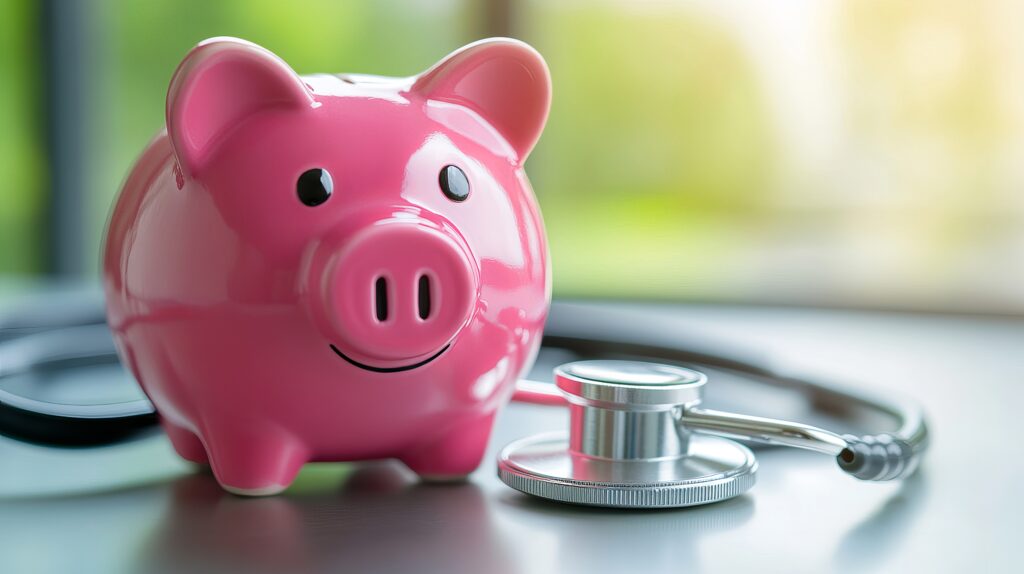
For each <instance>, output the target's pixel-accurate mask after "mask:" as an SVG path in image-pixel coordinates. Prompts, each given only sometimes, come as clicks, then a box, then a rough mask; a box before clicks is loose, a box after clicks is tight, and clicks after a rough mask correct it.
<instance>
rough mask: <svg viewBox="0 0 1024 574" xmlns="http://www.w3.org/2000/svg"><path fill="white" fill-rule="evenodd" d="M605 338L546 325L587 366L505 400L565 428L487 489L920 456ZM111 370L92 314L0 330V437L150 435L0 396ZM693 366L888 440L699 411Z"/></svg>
mask: <svg viewBox="0 0 1024 574" xmlns="http://www.w3.org/2000/svg"><path fill="white" fill-rule="evenodd" d="M612 328H614V327H613V326H609V329H601V330H595V329H593V326H592V325H585V326H583V325H573V324H571V322H566V321H563V322H560V323H559V322H555V323H554V324H549V326H548V329H547V330H546V332H545V337H544V346H545V347H547V348H556V349H562V350H564V351H568V352H571V353H573V354H575V355H576V356H579V357H585V358H587V360H579V361H573V362H570V363H567V364H563V365H561V366H559V367H557V368H556V369H555V370H554V380H555V384H554V385H552V384H550V383H544V382H536V381H530V380H521V381H519V382H518V383H517V387H516V392H515V395H514V397H513V400H516V401H520V402H530V403H539V404H547V405H565V406H567V408H568V410H569V428H568V431H567V432H563V433H555V434H542V435H536V436H532V437H528V438H525V439H521V440H518V441H515V442H513V443H511V444H509V445H508V446H506V447H505V448H503V449H502V450H501V452H500V453H499V455H498V477H499V478H500V479H501V480H502V481H503V482H504V483H505V484H507V485H508V486H510V487H512V488H514V489H516V490H519V491H521V492H524V493H527V494H530V495H534V496H539V497H542V498H547V499H550V500H555V501H559V502H566V503H573V504H585V505H594V506H605V507H628V508H669V507H681V506H694V505H700V504H708V503H712V502H717V501H720V500H725V499H728V498H732V497H734V496H738V495H740V494H742V493H744V492H746V491H747V490H749V489H750V488H751V487H752V486H753V485H754V482H755V477H756V473H757V461H756V459H755V457H754V454H753V453H752V452H751V450H750V448H748V447H747V446H745V445H744V444H741V442H737V441H743V442H746V443H753V444H767V445H777V446H789V447H796V448H801V449H807V450H811V451H815V452H819V453H823V454H827V455H829V456H832V457H834V458H835V460H836V462H837V463H838V466H839V468H840V469H842V470H843V471H844V472H846V473H847V474H849V475H851V476H854V477H856V478H858V479H861V480H868V481H888V480H896V479H901V478H905V477H907V476H909V475H910V474H912V473H913V472H914V470H915V469H916V468H917V466H918V464H919V462H920V460H921V457H922V455H923V454H924V452H925V449H926V448H927V443H928V431H927V425H926V423H925V420H924V416H923V413H922V411H921V409H920V407H919V406H918V405H917V404H915V403H913V402H911V401H907V400H900V399H897V398H890V397H885V398H881V397H876V396H873V395H871V394H869V393H867V392H864V391H861V390H852V389H845V388H840V387H838V386H835V385H831V384H824V383H821V382H812V381H807V380H803V379H799V378H793V377H787V376H783V375H779V374H777V373H775V372H773V371H772V370H770V369H767V368H763V367H760V366H758V365H756V364H753V363H752V362H748V361H744V360H738V359H734V358H730V357H726V356H722V355H718V354H713V353H708V352H698V351H693V350H688V349H684V348H678V347H675V346H671V345H664V344H658V345H652V344H646V343H643V342H637V341H635V340H624V339H622V338H621V337H605V338H602V337H600V336H599V335H595V334H594V333H595V332H599V331H600V332H606V331H609V330H610V329H612ZM610 357H622V358H621V359H618V358H616V359H612V358H610ZM591 358H592V359H591ZM117 363H118V357H117V354H116V352H115V350H114V347H113V342H112V340H111V337H110V333H109V331H108V330H107V327H106V325H105V323H104V320H103V311H102V306H100V305H97V304H95V302H93V301H88V300H86V301H81V300H80V301H77V302H76V301H71V302H70V303H69V304H66V305H64V306H61V305H54V304H52V302H51V304H48V305H47V306H45V307H40V308H26V309H20V310H18V311H16V312H12V313H8V314H7V316H6V317H0V434H3V435H6V436H9V437H11V438H15V439H18V440H22V441H26V442H31V443H36V444H41V445H47V446H62V447H86V446H98V445H105V444H112V443H117V442H120V441H125V440H128V439H130V438H132V437H134V436H137V435H139V434H140V433H145V432H148V431H150V430H151V429H154V428H156V424H157V415H156V413H155V411H154V409H153V406H152V404H151V403H150V402H149V401H148V400H146V399H145V398H137V399H133V400H125V401H113V402H108V403H104V404H66V403H59V402H53V401H47V400H43V399H40V398H34V397H29V396H27V395H25V394H19V393H17V392H14V391H12V390H11V389H9V388H7V385H5V382H7V381H10V380H12V379H13V378H14V377H17V376H20V375H26V374H31V373H37V372H46V371H50V372H53V371H69V370H72V369H82V368H85V367H88V366H94V365H116V364H117ZM681 365H687V366H685V367H684V366H681ZM697 366H700V367H701V368H714V369H720V370H724V371H729V372H732V373H734V374H738V375H740V376H743V377H745V378H749V379H752V380H756V381H758V382H762V383H765V384H769V385H772V386H775V387H779V388H785V389H789V390H793V391H796V392H798V393H800V394H802V395H804V396H805V397H807V398H808V399H810V401H811V403H812V404H815V405H833V406H835V405H840V406H844V407H851V408H852V407H859V408H863V409H869V410H872V411H875V412H877V413H879V414H882V415H884V416H886V417H888V418H890V419H892V420H893V421H894V422H895V426H896V429H895V430H893V431H891V432H882V433H876V434H861V435H856V434H842V435H840V434H838V433H835V432H831V431H828V430H825V429H823V428H818V427H814V426H810V425H806V424H801V423H795V422H789V421H783V420H776V419H770V418H763V417H756V416H749V415H741V414H735V413H729V412H723V411H716V410H711V409H706V408H704V407H703V405H702V401H703V398H704V391H705V388H706V386H707V384H708V377H707V376H705V375H704V374H703V373H702V372H700V371H699V370H696V368H695V367H697Z"/></svg>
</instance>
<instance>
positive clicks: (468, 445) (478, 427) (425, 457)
mask: <svg viewBox="0 0 1024 574" xmlns="http://www.w3.org/2000/svg"><path fill="white" fill-rule="evenodd" d="M493 424H494V414H493V413H492V414H490V415H487V416H485V417H481V418H477V419H473V420H471V421H468V422H465V423H462V424H459V425H455V426H454V427H452V428H451V429H448V431H446V432H445V434H444V435H442V436H441V437H439V438H437V439H435V440H433V441H431V442H428V443H424V444H420V445H418V446H416V447H414V448H412V449H410V450H409V451H407V452H406V453H404V454H403V455H402V456H400V457H399V459H400V460H401V461H402V462H403V463H405V465H406V466H408V467H409V468H411V469H412V470H413V472H415V473H416V474H418V475H419V476H420V478H422V479H423V480H427V481H431V482H445V481H453V480H463V479H465V478H466V475H468V474H469V473H471V472H473V471H474V470H476V468H477V467H478V466H480V461H481V459H483V457H484V451H485V450H487V441H488V439H489V438H490V436H491V427H492V426H493Z"/></svg>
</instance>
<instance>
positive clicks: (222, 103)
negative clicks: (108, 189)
mask: <svg viewBox="0 0 1024 574" xmlns="http://www.w3.org/2000/svg"><path fill="white" fill-rule="evenodd" d="M549 104H550V79H549V75H548V71H547V67H546V65H545V64H544V61H543V59H542V58H541V57H540V55H539V54H537V52H535V51H534V50H533V49H532V48H530V47H528V46H526V45H525V44H523V43H521V42H518V41H514V40H507V39H495V40H485V41H482V42H478V43H475V44H472V45H470V46H467V47H465V48H463V49H461V50H459V51H457V52H455V53H454V54H452V55H450V56H448V57H447V58H445V59H443V60H442V61H441V62H440V63H439V64H437V65H436V66H434V67H433V68H431V69H430V70H428V71H427V72H425V73H424V74H422V75H420V76H415V77H410V78H379V77H369V76H346V75H341V76H339V75H326V74H324V75H313V76H305V77H300V76H298V75H296V73H295V72H294V71H292V70H291V68H289V67H288V66H287V64H285V63H284V62H283V61H281V60H280V59H279V58H277V57H276V56H274V55H273V54H271V53H269V52H267V51H266V50H264V49H262V48H260V47H258V46H255V45H253V44H250V43H247V42H243V41H241V40H235V39H227V38H218V39H213V40H209V41H207V42H204V43H202V44H200V45H199V46H198V47H196V48H195V49H194V50H193V51H192V52H191V53H189V54H188V56H187V57H186V58H185V60H184V61H183V62H182V64H181V66H180V67H179V69H178V71H177V72H176V73H175V75H174V78H173V80H172V82H171V86H170V90H169V93H168V97H167V130H166V132H162V133H160V134H159V135H158V136H157V137H156V138H155V139H154V140H153V142H151V144H150V145H149V146H148V147H147V149H146V150H145V151H144V152H143V154H142V156H141V158H140V159H139V160H138V162H137V164H136V165H135V167H134V168H133V170H132V171H131V173H130V175H129V177H128V178H127V181H126V183H125V185H124V188H123V189H122V191H121V194H120V196H119V198H118V200H117V202H116V204H115V206H114V210H113V214H112V216H111V219H110V224H109V229H108V235H107V242H106V247H105V254H104V285H105V290H106V296H107V304H108V316H109V320H110V324H111V327H112V328H113V330H114V333H115V339H116V341H117V344H118V348H119V352H120V353H121V356H122V359H123V361H124V363H125V364H126V365H128V366H129V367H130V369H131V371H132V372H133V374H134V375H135V377H136V379H138V381H139V383H140V384H141V385H142V387H143V389H144V390H145V392H146V394H147V395H148V396H149V397H150V399H151V400H152V401H153V402H154V404H155V405H156V407H157V409H158V411H159V412H160V415H161V417H162V421H163V425H164V428H165V429H166V431H167V434H168V436H169V437H170V439H171V441H172V443H173V444H174V447H175V449H176V450H177V452H178V453H179V454H180V455H181V456H182V457H184V458H186V459H188V460H192V461H195V462H200V463H202V462H207V461H208V462H210V463H211V465H212V468H213V471H214V474H215V475H216V477H217V480H218V481H219V482H220V483H221V484H222V485H223V486H224V487H226V488H228V489H230V490H232V491H236V492H241V493H246V494H266V493H273V492H277V491H280V490H281V489H283V488H285V487H287V485H288V484H290V483H291V481H292V479H293V478H294V476H295V474H296V472H297V471H298V469H299V468H300V467H301V465H302V464H304V463H305V462H308V461H316V460H354V459H370V458H389V457H394V458H399V459H400V460H402V461H403V462H404V463H405V464H406V465H408V466H409V467H410V468H412V469H413V470H414V471H416V472H417V473H419V474H420V475H421V476H428V477H441V478H446V477H457V476H462V475H465V474H467V473H469V472H470V471H472V470H473V469H475V468H476V467H477V465H478V464H479V462H480V460H481V457H482V455H483V452H484V449H485V447H486V444H487V439H488V436H489V433H490V430H491V424H492V421H493V417H494V414H495V413H496V411H497V410H498V409H499V408H500V407H501V406H502V405H503V404H504V403H506V402H507V400H508V398H509V397H510V395H511V393H512V391H513V385H514V382H515V380H516V378H517V376H518V375H519V374H520V372H521V371H523V370H524V369H525V368H527V367H528V366H529V364H530V363H531V362H532V360H533V358H534V356H535V354H536V351H537V347H538V345H539V343H540V335H541V330H542V327H543V324H544V319H545V317H546V314H547V309H548V303H549V299H550V270H549V262H548V255H547V246H546V241H545V236H544V229H543V222H542V220H541V216H540V213H539V211H538V208H537V203H536V200H535V198H534V195H533V192H532V190H531V188H530V185H529V182H528V181H527V178H526V175H525V173H524V172H523V167H522V166H523V162H524V161H525V159H526V157H527V156H528V154H529V152H530V150H531V149H532V147H533V145H534V144H535V143H536V141H537V138H538V137H539V136H540V133H541V130H542V129H543V126H544V122H545V120H546V118H547V112H548V107H549ZM450 166H455V167H456V168H458V169H457V170H455V169H452V168H451V167H450ZM325 173H326V175H324V174H325ZM304 174H306V175H304ZM460 174H461V175H460ZM463 177H464V179H465V181H463V179H462V178H463ZM467 182H468V194H466V193H465V191H466V186H465V183H467Z"/></svg>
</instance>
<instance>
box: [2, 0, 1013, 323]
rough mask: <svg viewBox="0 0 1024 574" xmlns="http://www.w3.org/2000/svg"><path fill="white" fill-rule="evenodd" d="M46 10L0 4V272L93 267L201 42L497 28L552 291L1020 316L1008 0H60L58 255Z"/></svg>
mask: <svg viewBox="0 0 1024 574" xmlns="http://www.w3.org/2000/svg"><path fill="white" fill-rule="evenodd" d="M65 4H66V3H62V2H57V1H51V2H34V1H30V0H0V7H2V13H0V78H2V79H0V128H2V129H0V176H2V177H3V182H4V185H2V186H0V276H14V277H20V276H37V275H46V274H57V275H69V274H70V275H84V276H87V277H88V276H94V275H95V274H96V267H97V262H98V251H99V244H100V238H101V236H102V232H103V226H104V223H105V220H106V214H107V211H108V209H109V206H110V203H111V201H112V198H113V196H114V194H115V193H116V192H117V189H118V186H119V184H120V182H121V180H122V178H123V177H124V175H125V174H126V173H127V171H128V169H129V168H130V166H131V163H132V162H133V161H134V159H135V156H136V154H138V153H139V152H140V151H141V149H142V148H143V146H144V145H145V144H146V142H147V141H148V140H149V138H151V137H152V135H153V134H154V133H155V132H156V131H157V130H158V129H159V127H160V126H161V124H162V121H163V102H164V95H165V91H166V87H167V83H168V80H169V78H170V75H171V73H172V72H173V70H174V68H175V66H176V65H177V63H178V62H179V61H180V59H181V57H182V56H183V55H184V54H185V53H186V52H187V51H188V50H189V48H190V47H192V46H193V45H194V44H196V43H197V42H198V41H200V40H202V39H204V38H207V37H210V36H221V35H230V36H239V37H243V38H246V39H249V40H252V41H254V42H256V43H259V44H261V45H263V46H265V47H267V48H269V49H270V50H272V51H274V52H276V53H277V54H278V55H280V56H281V57H282V58H284V59H285V60H286V61H287V62H289V63H290V64H291V65H292V66H293V67H294V68H295V69H296V70H297V71H298V72H300V73H312V72H364V73H376V74H384V75H401V76H404V75H410V74H413V73H416V72H418V71H421V70H423V69H425V68H426V67H428V66H429V65H431V64H432V63H433V62H434V61H436V60H437V59H439V58H440V57H442V56H443V55H444V54H446V53H448V52H449V51H451V50H453V49H455V48H457V47H459V46H460V45H462V44H465V43H467V42H470V41H473V40H476V39H479V38H482V37H486V36H491V35H511V36H514V37H518V38H520V39H523V40H525V41H527V42H529V43H531V44H533V45H534V46H535V47H537V48H538V49H539V50H540V52H541V53H542V54H544V56H545V57H546V58H547V60H548V63H549V64H550V66H551V71H552V75H553V79H554V88H555V99H554V103H553V107H552V113H551V119H550V123H549V125H548V128H547V130H546V132H545V134H544V136H543V138H542V139H541V142H540V144H539V145H538V147H537V149H536V151H535V152H534V154H533V155H532V156H531V158H530V160H529V162H528V164H527V168H528V172H529V173H530V176H531V179H532V181H533V184H534V187H535V189H536V191H537V194H538V197H539V199H540V202H541V207H542V209H543V211H544V214H545V219H546V221H547V225H548V232H549V236H550V239H551V249H552V254H553V265H554V271H555V284H554V285H555V294H556V295H558V296H599V297H605V296H607V297H637V298H658V299H680V300H695V301H727V302H754V303H783V304H805V305H830V306H853V307H871V308H897V309H915V310H951V311H973V312H994V313H1006V314H1019V313H1024V290H1022V289H1021V288H1020V283H1021V279H1022V278H1024V190H1022V188H1024V34H1021V33H1020V25H1019V23H1020V22H1024V5H1022V3H1021V2H1006V1H1000V0H981V1H978V2H973V3H963V2H954V1H951V0H937V1H934V0H933V1H928V2H926V1H923V0H913V1H909V2H900V3H893V2H889V1H882V0H869V1H818V2H810V1H800V2H790V1H786V2H772V3H759V2H740V1H732V0H702V1H696V2H681V1H675V2H653V1H640V2H636V1H633V2H626V1H610V0H589V1H569V2H542V1H539V0H524V1H520V0H499V1H494V2H483V1H473V2H470V1H466V0H444V1H440V2H430V1H427V0H417V1H412V2H398V1H392V0H388V1H370V0H359V1H346V2H334V1H326V0H319V1H304V2H281V1H272V0H261V1H244V2H243V1H241V0H232V1H220V2H208V1H202V0H147V1H142V2H129V1H117V0H83V1H82V2H77V3H76V10H75V13H74V17H66V18H65V20H69V21H70V22H71V25H73V26H75V28H76V29H77V30H79V31H80V32H81V34H82V38H81V42H80V46H79V47H78V52H76V54H77V55H78V56H79V57H78V58H76V63H75V66H78V65H79V64H81V66H84V68H83V70H81V71H82V73H83V74H85V77H86V79H87V81H85V82H80V85H78V87H77V88H76V89H75V90H73V92H74V93H64V92H59V93H56V97H57V101H58V103H59V101H60V99H61V98H73V99H74V101H75V102H79V104H78V108H77V112H76V114H77V115H76V116H74V117H76V118H77V119H78V121H79V123H80V126H81V130H83V131H82V135H81V136H80V139H81V140H82V141H83V142H85V143H84V144H82V145H80V146H79V149H78V150H77V152H76V153H78V154H80V155H81V157H80V158H79V159H80V163H79V164H78V165H79V168H78V169H76V171H80V173H74V174H64V175H65V177H70V178H72V179H73V182H74V185H72V186H70V187H71V188H73V193H77V194H81V195H80V197H81V198H83V199H84V200H83V201H82V202H81V203H80V204H76V206H75V208H74V209H75V213H74V214H73V215H74V217H77V218H80V221H81V222H82V224H83V227H82V230H81V232H80V234H79V235H80V236H81V239H80V240H79V241H75V242H71V246H72V248H73V249H75V250H76V253H74V257H73V259H74V260H78V261H81V262H82V264H81V265H79V266H75V265H70V266H68V265H67V264H57V263H55V261H54V257H53V251H54V247H55V246H54V242H55V240H54V238H53V237H54V235H55V234H54V230H53V229H52V226H54V225H58V224H59V223H58V222H59V221H60V220H59V219H55V218H54V216H53V213H54V210H55V209H59V208H60V206H59V205H54V197H55V194H54V193H52V185H53V183H52V182H53V180H54V177H53V176H54V171H53V170H54V169H56V168H55V167H54V157H53V155H54V154H53V151H52V149H53V138H54V137H60V129H59V127H60V126H54V123H55V122H54V116H53V115H52V111H51V107H52V106H53V96H54V92H53V89H54V84H55V82H56V83H59V81H60V77H61V76H60V75H57V76H56V77H57V80H56V81H55V80H54V79H53V74H52V73H51V74H49V75H48V74H47V72H46V70H47V69H48V66H54V60H55V58H52V57H49V58H48V57H47V53H48V52H47V46H48V44H47V43H48V42H51V41H52V39H53V36H54V30H53V27H52V26H50V27H47V22H50V21H52V19H53V18H54V12H53V11H54V10H62V9H64V8H65V7H66V6H65ZM62 14H64V13H62ZM58 15H60V14H58ZM65 15H66V14H65ZM58 37H60V36H59V34H58ZM56 60H57V65H58V67H59V65H60V59H59V58H57V59H56ZM78 60H80V62H79V61H78ZM76 69H78V68H76ZM47 96H49V97H50V99H49V100H48V99H47ZM55 127H56V128H57V129H56V130H55ZM54 134H56V135H54ZM67 187H68V186H67V185H65V188H67ZM57 195H58V196H59V194H57ZM65 243H66V241H65Z"/></svg>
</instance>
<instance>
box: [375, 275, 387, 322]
mask: <svg viewBox="0 0 1024 574" xmlns="http://www.w3.org/2000/svg"><path fill="white" fill-rule="evenodd" d="M373 303H374V309H375V311H376V314H377V320H378V321H386V320H387V318H388V280H387V279H385V278H383V277H378V278H377V280H376V281H375V282H374V284H373Z"/></svg>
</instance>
